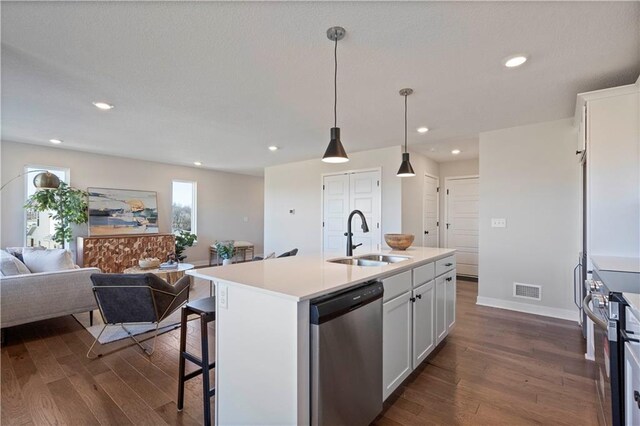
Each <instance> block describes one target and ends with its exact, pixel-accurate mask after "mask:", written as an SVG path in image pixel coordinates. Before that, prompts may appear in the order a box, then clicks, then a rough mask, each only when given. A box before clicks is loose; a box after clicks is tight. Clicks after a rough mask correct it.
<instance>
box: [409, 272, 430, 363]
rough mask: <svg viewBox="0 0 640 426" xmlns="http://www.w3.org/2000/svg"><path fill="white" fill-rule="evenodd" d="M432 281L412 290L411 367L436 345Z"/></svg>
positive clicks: (422, 359)
mask: <svg viewBox="0 0 640 426" xmlns="http://www.w3.org/2000/svg"><path fill="white" fill-rule="evenodd" d="M434 295H435V287H434V282H433V281H429V282H428V283H426V284H422V285H421V286H420V287H418V288H416V289H415V290H413V368H416V367H417V366H418V365H420V363H421V362H422V361H424V360H425V359H426V358H427V356H428V355H429V354H430V353H431V351H432V350H433V348H435V347H436V339H435V338H434V331H433V317H434V316H433V307H434V305H433V302H434Z"/></svg>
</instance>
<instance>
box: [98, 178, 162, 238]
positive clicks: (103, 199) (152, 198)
mask: <svg viewBox="0 0 640 426" xmlns="http://www.w3.org/2000/svg"><path fill="white" fill-rule="evenodd" d="M87 192H88V193H89V235H90V236H98V235H133V234H157V233H158V196H157V194H156V192H153V191H135V190H130V189H110V188H87Z"/></svg>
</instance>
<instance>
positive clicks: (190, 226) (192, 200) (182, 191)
mask: <svg viewBox="0 0 640 426" xmlns="http://www.w3.org/2000/svg"><path fill="white" fill-rule="evenodd" d="M171 194H172V209H171V231H172V232H178V231H189V232H191V233H192V234H195V233H196V182H191V181H184V180H174V181H173V187H172V191H171Z"/></svg>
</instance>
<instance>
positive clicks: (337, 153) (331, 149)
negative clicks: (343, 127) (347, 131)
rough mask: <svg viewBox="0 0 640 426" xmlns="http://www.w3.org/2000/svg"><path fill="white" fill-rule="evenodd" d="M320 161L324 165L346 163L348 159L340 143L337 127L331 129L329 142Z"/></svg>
mask: <svg viewBox="0 0 640 426" xmlns="http://www.w3.org/2000/svg"><path fill="white" fill-rule="evenodd" d="M322 161H324V162H325V163H346V162H347V161H349V157H347V153H346V152H345V150H344V147H343V146H342V142H340V128H339V127H332V128H331V140H330V141H329V146H327V150H326V151H325V152H324V156H323V157H322Z"/></svg>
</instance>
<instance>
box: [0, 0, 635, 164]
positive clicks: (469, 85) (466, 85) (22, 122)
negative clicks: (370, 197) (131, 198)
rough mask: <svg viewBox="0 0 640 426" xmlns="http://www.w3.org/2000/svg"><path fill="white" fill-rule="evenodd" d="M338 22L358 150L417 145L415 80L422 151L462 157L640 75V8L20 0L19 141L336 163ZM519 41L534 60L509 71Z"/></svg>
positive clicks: (11, 43) (190, 156) (8, 83)
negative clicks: (330, 34)
mask: <svg viewBox="0 0 640 426" xmlns="http://www.w3.org/2000/svg"><path fill="white" fill-rule="evenodd" d="M333 25H342V26H344V27H345V28H346V29H347V36H346V37H345V39H344V40H343V41H341V42H340V45H339V46H338V56H339V75H338V77H339V97H338V125H339V127H341V128H342V140H343V143H344V145H345V148H346V149H347V151H348V152H355V151H362V150H366V149H372V148H380V147H385V146H391V145H400V144H401V143H402V141H403V101H402V98H401V97H400V95H399V94H398V90H399V89H401V88H403V87H412V88H413V89H414V91H415V92H414V94H413V95H412V96H410V97H409V99H408V101H409V129H410V133H409V144H410V149H413V150H416V151H419V152H424V153H425V154H427V155H430V156H432V157H433V158H434V159H436V160H438V161H445V160H452V159H458V158H467V156H469V155H472V153H471V152H469V151H471V150H473V149H476V150H477V135H478V133H479V132H481V131H486V130H493V129H498V128H504V127H510V126H516V125H521V124H527V123H533V122H539V121H544V120H552V119H559V118H563V117H569V116H571V115H572V110H573V108H574V103H575V95H576V93H578V92H584V91H590V90H594V89H600V88H605V87H611V86H616V85H621V84H627V83H632V82H633V81H635V79H636V78H637V76H638V74H639V73H640V32H639V31H638V28H640V3H637V2H628V3H627V2H602V3H598V2H586V3H578V2H545V3H534V2H432V3H419V2H415V3H393V2H391V3H387V2H385V3H359V2H355V3H353V2H351V3H339V2H336V3H334V2H311V3H309V2H289V3H274V2H264V3H240V2H231V3H209V2H6V1H3V2H2V138H3V140H12V141H17V142H27V143H35V144H47V145H50V144H49V143H48V142H47V141H48V140H49V139H51V138H60V139H63V140H64V143H63V144H62V145H60V146H59V147H60V148H70V149H78V150H85V151H91V152H98V153H107V154H115V155H122V156H127V157H133V158H146V159H150V160H155V161H162V162H170V163H177V164H185V165H192V163H193V161H196V160H199V161H202V162H203V163H204V166H203V167H209V168H214V169H220V170H228V171H237V172H241V173H250V174H261V173H262V169H263V167H265V166H268V165H273V164H280V163H285V162H290V161H296V160H302V159H311V158H320V157H321V156H322V154H323V152H324V150H325V148H326V145H327V142H328V140H329V128H330V127H332V113H333V111H332V106H333V104H332V103H333V90H332V89H333V88H332V72H333V45H332V43H331V42H330V41H329V40H327V38H326V36H325V32H326V29H327V28H328V27H330V26H333ZM518 52H525V53H527V54H529V55H530V56H531V59H530V61H529V62H527V63H526V64H525V65H524V66H522V67H521V68H518V69H511V70H509V69H506V68H504V67H503V66H502V64H501V61H502V59H503V58H504V57H506V56H508V55H510V54H512V53H518ZM96 100H105V101H107V102H111V103H113V104H115V105H116V108H115V109H114V110H112V111H108V112H102V111H99V110H97V109H96V108H94V107H93V106H92V105H91V102H92V101H96ZM421 125H426V126H428V127H430V128H431V131H430V132H428V133H427V134H425V135H420V134H418V133H417V132H415V128H416V127H418V126H421ZM461 144H465V145H464V146H468V148H467V149H465V148H461V149H463V151H465V152H463V154H461V155H460V156H458V157H453V156H451V155H450V153H449V154H447V152H449V151H450V150H451V149H452V148H454V147H456V146H454V145H461ZM269 145H278V146H280V147H282V149H281V150H280V151H277V152H275V153H271V152H269V151H268V150H267V146H269ZM474 146H475V148H473V147H474ZM432 148H433V149H434V150H435V151H431V149H432ZM476 155H477V154H476Z"/></svg>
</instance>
